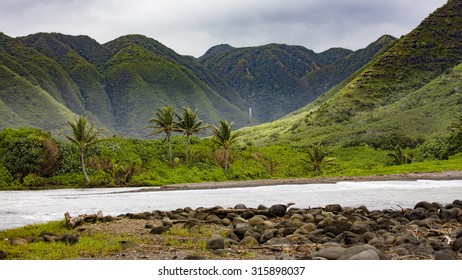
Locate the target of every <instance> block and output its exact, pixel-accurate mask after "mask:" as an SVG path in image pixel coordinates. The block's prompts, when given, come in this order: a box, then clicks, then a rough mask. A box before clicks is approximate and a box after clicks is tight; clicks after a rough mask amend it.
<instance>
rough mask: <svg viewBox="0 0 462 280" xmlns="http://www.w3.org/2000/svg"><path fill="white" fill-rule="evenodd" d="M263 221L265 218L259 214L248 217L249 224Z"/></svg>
mask: <svg viewBox="0 0 462 280" xmlns="http://www.w3.org/2000/svg"><path fill="white" fill-rule="evenodd" d="M263 222H265V219H264V218H263V217H262V216H260V215H257V216H254V217H252V218H250V219H249V224H250V225H252V226H257V225H259V224H261V223H263Z"/></svg>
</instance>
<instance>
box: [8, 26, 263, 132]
mask: <svg viewBox="0 0 462 280" xmlns="http://www.w3.org/2000/svg"><path fill="white" fill-rule="evenodd" d="M0 68H1V70H0V71H1V73H2V74H1V80H2V82H1V84H0V110H1V112H2V118H1V119H0V127H2V128H4V127H20V126H34V127H39V128H41V129H44V130H49V131H53V132H57V131H60V130H62V129H67V123H66V121H67V120H72V119H73V118H74V117H75V116H76V115H86V116H88V117H89V118H90V119H91V120H92V121H93V122H96V123H97V125H98V126H99V127H104V128H106V129H107V132H108V133H116V134H121V135H124V136H131V137H147V135H148V134H149V130H148V129H146V126H147V121H148V120H149V119H150V118H152V117H153V116H154V111H155V110H156V109H157V108H160V107H162V106H166V105H170V106H173V107H175V108H177V109H178V110H180V109H181V108H182V107H185V106H191V107H192V108H198V109H199V110H200V112H199V115H200V118H202V119H203V120H204V121H206V122H207V123H211V124H215V123H217V122H218V121H219V120H220V119H227V120H229V121H233V122H235V124H236V127H240V126H247V125H252V124H255V123H256V121H255V120H252V119H251V118H250V117H249V116H248V115H247V109H246V107H245V104H244V101H243V100H242V99H241V98H240V96H239V95H238V94H237V93H236V92H235V91H234V90H233V89H232V88H231V87H229V86H228V85H227V84H226V83H225V82H224V81H223V80H222V79H220V78H218V77H217V76H216V75H214V74H212V73H210V71H208V70H207V69H206V68H205V67H203V66H202V65H200V64H199V63H198V62H197V61H196V59H194V58H190V57H184V56H180V55H178V54H176V53H175V52H174V51H172V50H171V49H169V48H167V47H165V46H163V45H161V44H160V43H159V42H157V41H155V40H153V39H150V38H147V37H145V36H141V35H130V36H124V37H121V38H118V39H116V40H114V41H111V42H109V43H106V44H104V45H101V44H99V43H98V42H96V41H95V40H93V39H91V38H89V37H87V36H68V35H63V34H57V33H52V34H48V33H38V34H34V35H29V36H27V37H22V38H10V37H8V36H6V35H4V34H0Z"/></svg>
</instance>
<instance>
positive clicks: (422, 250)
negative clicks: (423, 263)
mask: <svg viewBox="0 0 462 280" xmlns="http://www.w3.org/2000/svg"><path fill="white" fill-rule="evenodd" d="M408 250H409V251H410V252H411V253H412V254H414V255H419V256H423V257H428V258H429V257H432V256H433V254H434V253H435V251H434V250H433V248H432V246H430V245H427V244H421V245H419V246H416V247H413V246H409V249H408Z"/></svg>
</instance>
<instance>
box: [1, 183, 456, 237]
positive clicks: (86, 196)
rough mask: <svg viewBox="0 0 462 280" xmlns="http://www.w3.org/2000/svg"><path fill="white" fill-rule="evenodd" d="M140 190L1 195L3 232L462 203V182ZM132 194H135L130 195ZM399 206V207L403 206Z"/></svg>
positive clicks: (33, 192)
mask: <svg viewBox="0 0 462 280" xmlns="http://www.w3.org/2000/svg"><path fill="white" fill-rule="evenodd" d="M139 189H140V188H123V189H120V188H118V189H71V190H69V189H66V190H44V191H1V192H0V230H3V229H8V228H16V227H20V226H23V225H27V224H33V223H41V222H47V221H52V220H59V219H62V218H64V213H65V212H70V214H71V216H76V215H79V214H88V213H96V212H97V211H98V210H102V211H103V214H104V215H114V216H117V215H119V214H125V213H139V212H145V211H153V210H175V209H177V208H184V207H187V206H189V207H192V208H193V209H194V208H197V207H200V206H203V207H213V206H217V205H220V206H223V207H233V206H234V205H236V204H238V203H243V204H245V205H246V206H247V207H255V208H256V207H258V205H260V204H263V205H266V206H271V205H272V204H280V203H283V204H285V203H287V202H295V207H299V208H309V207H318V206H325V205H326V204H333V203H338V204H340V205H342V206H351V207H357V206H361V205H365V206H366V207H368V208H369V209H378V210H383V209H391V208H394V209H399V207H404V208H412V207H414V205H415V204H416V203H417V202H419V201H424V200H425V201H429V202H439V203H442V204H447V203H452V202H453V201H454V200H455V199H462V180H448V181H443V180H417V181H376V182H340V183H332V184H303V185H276V186H261V187H249V188H230V189H213V190H181V191H148V192H130V191H136V190H139ZM127 191H129V192H127ZM398 205H399V206H398Z"/></svg>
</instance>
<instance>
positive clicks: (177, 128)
mask: <svg viewBox="0 0 462 280" xmlns="http://www.w3.org/2000/svg"><path fill="white" fill-rule="evenodd" d="M149 122H150V123H151V124H152V126H150V127H151V128H153V129H154V130H153V131H152V133H151V135H155V134H159V133H165V135H166V137H165V141H166V142H167V146H168V149H167V151H168V159H169V163H170V165H173V153H172V144H171V136H172V133H173V132H181V133H184V135H186V162H188V163H190V146H191V136H193V135H196V134H199V133H200V132H201V130H203V129H205V128H207V127H208V125H204V123H203V121H201V120H199V119H198V118H197V110H192V109H191V108H189V107H186V108H183V114H182V115H178V114H176V113H175V109H173V108H172V107H170V106H166V107H163V108H161V109H157V111H156V113H155V117H154V118H152V119H150V120H149ZM68 123H69V125H70V126H71V128H72V135H66V137H67V138H68V139H69V141H71V142H72V143H73V144H75V145H76V146H77V147H78V149H79V156H80V164H81V168H82V172H83V175H84V177H85V180H86V181H87V182H90V179H89V177H88V174H87V171H86V168H85V152H86V151H87V149H88V148H89V147H91V146H93V145H95V144H96V143H98V142H100V141H103V139H100V138H99V134H100V131H98V130H96V129H95V128H94V125H93V124H90V125H88V120H87V118H86V117H83V116H80V117H79V118H77V119H76V120H75V121H74V122H68ZM212 131H213V135H212V140H213V142H215V143H217V144H218V145H219V146H220V147H222V148H223V153H224V154H223V157H224V167H223V168H224V172H225V173H226V172H227V170H228V165H229V149H230V147H231V145H232V144H233V143H234V142H236V140H237V138H238V137H239V135H240V134H239V133H238V132H237V131H236V132H233V131H232V123H231V124H230V123H228V122H227V121H223V120H222V121H220V125H219V126H218V127H216V126H215V127H213V130H212Z"/></svg>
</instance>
